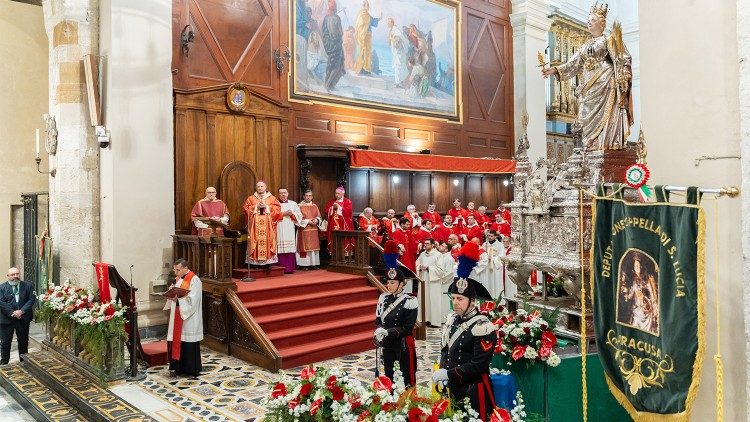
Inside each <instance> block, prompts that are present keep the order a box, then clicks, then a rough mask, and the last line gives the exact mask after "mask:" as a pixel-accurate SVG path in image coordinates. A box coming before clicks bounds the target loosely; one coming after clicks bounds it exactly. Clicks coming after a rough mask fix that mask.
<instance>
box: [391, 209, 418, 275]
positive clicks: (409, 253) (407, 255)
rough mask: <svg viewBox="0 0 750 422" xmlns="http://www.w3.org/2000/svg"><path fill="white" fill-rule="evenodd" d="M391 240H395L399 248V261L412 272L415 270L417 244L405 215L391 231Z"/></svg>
mask: <svg viewBox="0 0 750 422" xmlns="http://www.w3.org/2000/svg"><path fill="white" fill-rule="evenodd" d="M392 238H393V241H394V242H396V244H397V245H398V248H399V249H400V250H401V263H402V264H404V266H405V267H406V268H408V269H410V270H412V271H413V272H416V270H417V266H416V261H417V244H416V242H415V241H414V235H413V234H412V232H411V223H410V222H409V219H407V218H406V217H401V219H399V221H398V228H397V229H396V231H394V232H393V233H392Z"/></svg>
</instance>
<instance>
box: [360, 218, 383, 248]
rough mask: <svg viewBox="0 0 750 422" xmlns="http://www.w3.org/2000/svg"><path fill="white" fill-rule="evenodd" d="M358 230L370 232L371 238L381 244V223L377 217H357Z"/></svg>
mask: <svg viewBox="0 0 750 422" xmlns="http://www.w3.org/2000/svg"><path fill="white" fill-rule="evenodd" d="M357 225H358V226H359V227H358V228H359V229H360V230H362V231H366V232H370V237H371V238H373V240H375V241H376V242H378V243H380V240H381V238H380V236H378V229H380V221H378V219H377V218H375V217H370V218H367V217H365V216H364V215H360V216H359V217H357Z"/></svg>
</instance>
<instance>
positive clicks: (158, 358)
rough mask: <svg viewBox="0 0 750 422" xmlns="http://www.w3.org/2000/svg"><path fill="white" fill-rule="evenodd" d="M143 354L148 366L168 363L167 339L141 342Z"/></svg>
mask: <svg viewBox="0 0 750 422" xmlns="http://www.w3.org/2000/svg"><path fill="white" fill-rule="evenodd" d="M142 346H143V354H144V359H145V360H146V363H148V366H158V365H166V364H167V363H169V357H168V356H167V341H166V340H162V341H152V342H150V343H143V344H142Z"/></svg>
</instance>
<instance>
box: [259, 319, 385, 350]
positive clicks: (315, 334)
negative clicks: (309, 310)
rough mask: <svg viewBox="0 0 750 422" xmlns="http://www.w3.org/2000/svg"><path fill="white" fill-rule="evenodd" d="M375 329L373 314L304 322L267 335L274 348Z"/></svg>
mask: <svg viewBox="0 0 750 422" xmlns="http://www.w3.org/2000/svg"><path fill="white" fill-rule="evenodd" d="M374 331H375V315H374V313H373V314H371V315H363V316H358V317H352V318H346V319H343V320H334V321H328V322H323V323H320V324H306V325H301V326H296V327H291V328H287V329H283V330H278V331H273V332H271V333H269V335H268V337H269V338H270V339H271V342H273V345H274V346H275V347H276V349H280V348H285V347H291V346H297V345H301V344H304V343H307V342H318V341H323V340H329V339H332V338H335V337H339V336H343V335H345V334H351V333H360V332H370V333H371V334H372V333H373V332H374Z"/></svg>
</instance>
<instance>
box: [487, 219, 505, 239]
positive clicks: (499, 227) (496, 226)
mask: <svg viewBox="0 0 750 422" xmlns="http://www.w3.org/2000/svg"><path fill="white" fill-rule="evenodd" d="M490 230H495V231H496V232H498V233H500V234H502V235H503V236H510V224H508V223H507V222H505V221H503V222H502V223H498V222H494V223H492V224H491V225H490Z"/></svg>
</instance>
